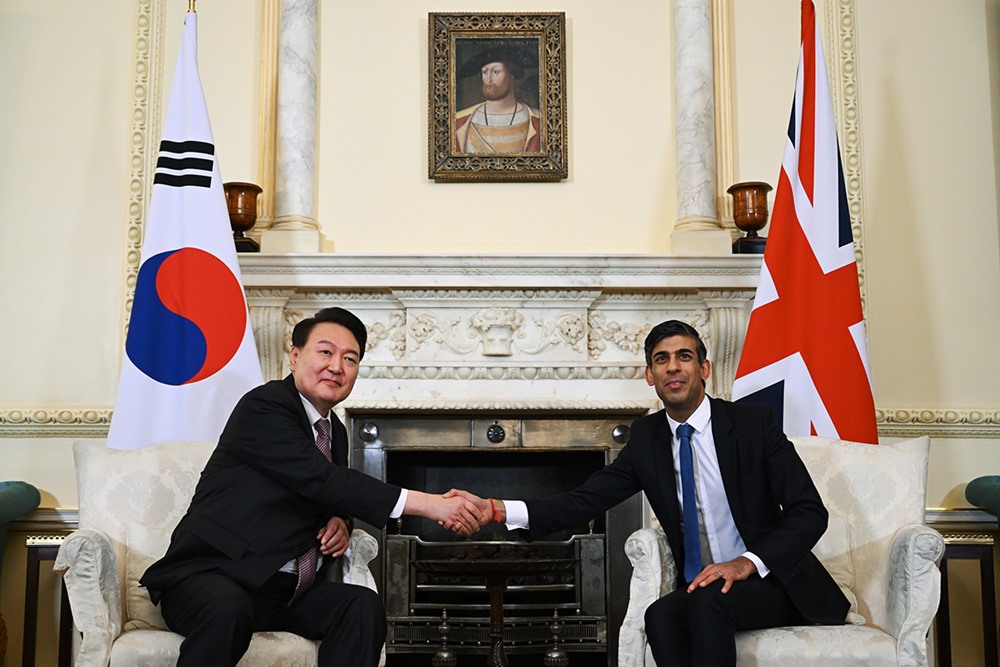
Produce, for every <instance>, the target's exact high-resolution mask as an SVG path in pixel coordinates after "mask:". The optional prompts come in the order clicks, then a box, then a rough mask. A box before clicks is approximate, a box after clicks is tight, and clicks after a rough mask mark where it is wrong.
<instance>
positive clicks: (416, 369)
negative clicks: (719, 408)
mask: <svg viewBox="0 0 1000 667" xmlns="http://www.w3.org/2000/svg"><path fill="white" fill-rule="evenodd" d="M240 266H241V268H242V272H243V284H244V286H245V288H246V290H247V295H248V301H249V305H250V315H251V318H252V320H253V327H254V334H255V336H256V340H257V347H258V350H259V352H260V358H261V365H262V366H263V368H264V373H265V376H267V377H268V378H277V377H281V376H282V375H283V374H284V373H286V372H287V356H288V355H287V352H288V347H289V344H290V335H291V327H292V326H293V325H294V324H295V322H297V321H298V320H299V319H301V318H302V317H305V316H307V315H309V314H311V313H313V312H315V311H316V310H318V309H319V308H323V307H326V306H330V305H340V306H343V307H346V308H348V309H350V310H352V311H353V312H355V313H356V314H357V315H358V316H360V317H361V319H362V320H363V321H364V322H365V323H366V324H367V325H368V330H369V338H368V350H367V352H366V354H365V358H364V362H363V363H362V370H361V379H360V380H359V381H358V384H357V386H356V387H355V390H354V393H353V394H352V396H351V398H350V399H349V401H348V405H345V406H344V407H345V409H347V410H352V409H361V408H364V409H389V410H392V409H502V408H508V409H548V410H573V409H590V410H595V409H621V408H628V409H632V410H642V409H646V408H650V407H654V406H655V404H656V400H655V395H654V394H653V392H652V391H651V390H650V388H649V387H648V386H647V385H646V382H645V380H644V379H643V368H644V366H645V362H644V359H643V351H642V342H643V339H644V337H645V336H646V333H647V332H648V331H649V329H650V327H651V326H652V325H654V324H656V323H658V322H661V321H663V320H665V319H671V318H677V319H683V320H686V321H688V322H690V323H691V324H693V325H694V326H695V327H696V328H697V329H698V330H699V331H700V332H701V333H702V336H703V337H704V338H705V341H706V344H707V345H708V348H709V357H710V359H711V360H712V361H713V364H714V369H713V376H712V379H711V380H710V384H709V392H710V393H712V394H714V395H716V396H723V397H727V396H728V395H729V391H730V387H731V384H732V376H733V373H734V372H735V370H736V361H737V360H738V358H739V352H740V349H741V346H742V340H743V334H744V331H745V329H746V322H747V318H748V316H749V312H750V307H751V305H752V302H753V296H754V291H755V289H756V286H757V278H758V274H759V271H760V257H755V256H729V257H690V256H688V257H681V256H649V255H643V256H621V255H616V256H591V255H587V256H583V255H565V256H545V257H541V256H538V257H530V256H529V257H514V256H496V255H464V256H453V255H448V256H444V255H408V256H400V255H342V254H329V255H280V256H279V255H263V254H262V255H249V254H244V255H241V256H240Z"/></svg>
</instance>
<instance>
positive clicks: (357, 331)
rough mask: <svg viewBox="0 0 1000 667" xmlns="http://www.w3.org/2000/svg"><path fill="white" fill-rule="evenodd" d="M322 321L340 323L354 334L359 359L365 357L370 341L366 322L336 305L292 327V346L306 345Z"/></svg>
mask: <svg viewBox="0 0 1000 667" xmlns="http://www.w3.org/2000/svg"><path fill="white" fill-rule="evenodd" d="M321 322H330V323H332V324H339V325H340V326H342V327H344V328H345V329H347V330H348V331H350V332H351V333H352V334H354V338H355V340H357V341H358V352H359V355H358V361H361V360H362V359H363V358H364V356H365V345H366V344H367V343H368V329H367V328H366V327H365V324H364V322H362V321H361V320H359V319H358V316H357V315H355V314H354V313H352V312H351V311H349V310H345V309H343V308H337V307H336V306H334V307H332V308H324V309H323V310H320V311H318V312H317V313H316V314H315V315H313V316H312V317H307V318H306V319H304V320H302V321H301V322H299V323H298V324H296V325H295V328H294V329H292V346H293V347H298V348H301V347H302V346H303V345H305V344H306V341H307V340H309V334H311V333H312V330H313V327H315V326H316V325H317V324H320V323H321Z"/></svg>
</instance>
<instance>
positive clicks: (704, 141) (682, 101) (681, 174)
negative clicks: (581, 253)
mask: <svg viewBox="0 0 1000 667" xmlns="http://www.w3.org/2000/svg"><path fill="white" fill-rule="evenodd" d="M673 1H674V106H675V109H674V113H675V114H676V132H677V135H676V142H677V224H676V226H675V227H674V233H673V237H672V241H673V250H674V252H675V253H677V254H684V255H691V254H710V255H718V254H730V253H731V252H732V238H731V237H730V235H729V232H728V231H726V230H725V228H724V227H723V226H722V224H721V223H720V221H719V213H718V208H717V206H716V189H717V188H716V169H715V95H714V91H713V88H714V76H713V71H712V13H711V0H673Z"/></svg>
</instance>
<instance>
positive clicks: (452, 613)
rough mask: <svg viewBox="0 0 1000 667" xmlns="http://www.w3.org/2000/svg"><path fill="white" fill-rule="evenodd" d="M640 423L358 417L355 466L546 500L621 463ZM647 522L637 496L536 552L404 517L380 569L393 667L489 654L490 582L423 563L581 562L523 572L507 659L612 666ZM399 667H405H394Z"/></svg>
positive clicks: (422, 486) (508, 600) (577, 415)
mask: <svg viewBox="0 0 1000 667" xmlns="http://www.w3.org/2000/svg"><path fill="white" fill-rule="evenodd" d="M637 416H638V415H637V414H627V413H618V414H597V413H589V414H588V413H586V412H574V413H572V414H564V415H560V414H534V413H521V414H517V413H513V414H511V413H507V414H503V415H496V414H462V413H447V412H445V413H434V414H409V413H352V414H351V417H350V422H351V423H350V431H351V449H352V455H351V460H352V466H354V467H355V468H358V469H361V470H363V471H364V472H366V473H368V474H370V475H372V476H374V477H376V478H379V479H383V480H385V481H388V482H391V483H394V484H398V485H400V486H404V487H407V488H413V489H419V490H425V491H428V492H436V493H443V492H445V491H447V490H448V489H450V488H453V487H455V488H466V489H468V490H470V491H472V492H474V493H477V494H479V495H482V496H484V497H494V498H510V499H521V498H537V497H544V496H548V495H551V494H553V493H558V492H560V491H567V490H571V489H573V488H575V487H576V486H578V485H579V484H580V483H582V482H583V481H584V480H586V479H587V477H589V476H590V475H591V474H592V473H593V472H595V471H596V470H599V469H601V468H603V467H604V465H606V464H607V463H608V462H610V461H611V460H613V459H614V458H615V456H617V454H618V452H619V451H620V450H621V448H622V446H623V445H624V444H625V443H626V442H627V441H628V429H629V424H630V423H631V422H632V421H633V420H634V419H635V418H636V417H637ZM641 524H642V517H641V496H640V495H639V494H637V495H636V496H634V497H632V498H631V499H629V500H627V501H626V502H624V503H622V504H621V505H619V506H618V507H616V508H614V509H612V510H611V511H609V512H608V513H607V514H606V515H604V516H600V517H595V519H594V520H593V521H592V522H589V523H587V524H584V525H579V526H573V527H570V528H568V529H566V530H564V531H561V532H559V533H557V534H553V535H549V536H545V537H544V538H543V539H541V540H537V541H534V542H530V543H529V542H527V541H526V540H525V538H524V536H523V535H522V534H521V533H522V532H523V531H508V530H507V529H506V527H504V526H502V525H498V524H490V525H489V526H486V527H484V528H483V529H482V530H481V531H480V532H479V533H477V534H475V535H472V536H469V537H461V536H456V535H454V534H453V533H451V532H449V531H446V530H444V529H443V528H441V527H440V526H438V525H437V524H436V523H435V522H433V521H429V520H426V519H420V518H418V517H403V518H402V519H400V520H398V521H395V522H391V525H390V526H388V527H387V529H386V530H385V531H384V533H380V532H379V531H373V534H376V535H380V542H381V544H380V551H379V556H378V558H377V559H376V560H375V561H374V562H373V563H372V571H373V573H374V574H375V578H376V581H377V582H378V584H379V589H380V591H382V593H383V597H384V600H385V604H386V612H387V618H388V623H389V633H388V639H387V642H386V651H387V654H388V655H389V656H390V662H392V656H394V655H395V656H397V657H400V658H401V656H402V655H407V654H409V655H411V658H412V654H426V664H428V665H429V664H431V659H432V656H433V654H434V653H435V652H437V651H438V650H439V649H440V647H441V639H442V636H441V626H442V624H443V623H444V624H446V626H445V627H446V628H447V645H448V648H449V649H450V650H451V651H453V652H454V653H455V654H457V655H459V656H475V655H479V656H483V655H485V654H486V653H487V651H488V649H489V641H488V639H487V632H488V629H489V618H490V604H489V603H490V600H489V595H488V594H487V592H486V589H485V588H484V586H483V582H482V581H481V580H476V579H475V578H468V577H465V578H463V577H462V576H458V575H455V574H453V573H446V574H435V573H429V572H426V571H425V568H422V567H421V563H423V562H435V563H440V562H443V561H444V562H446V561H448V560H463V559H487V558H488V559H492V560H494V561H524V560H531V561H549V562H554V563H556V562H559V563H565V562H572V564H573V565H572V567H571V568H567V569H562V570H559V571H557V572H553V573H543V574H537V575H536V574H529V573H523V574H519V573H515V574H514V575H512V576H510V577H509V581H508V586H507V590H506V593H505V596H504V605H503V606H504V617H505V624H504V643H505V646H506V650H507V652H508V654H509V655H511V659H512V660H516V656H518V655H525V656H527V655H531V654H534V655H533V657H534V659H535V661H537V660H538V659H539V657H538V656H540V655H542V654H544V653H545V652H546V651H547V650H549V649H550V648H551V647H552V646H553V639H554V638H553V633H552V631H551V626H552V624H553V623H554V622H558V623H559V625H558V628H559V632H558V640H559V645H560V647H561V648H562V649H563V650H564V651H566V652H567V653H569V654H570V655H571V656H572V659H571V663H572V664H574V665H614V664H616V662H617V633H618V628H619V627H620V625H621V622H622V618H623V617H624V613H625V608H626V605H627V604H628V577H629V574H630V572H631V566H630V565H629V563H628V560H627V558H626V556H625V552H624V543H625V539H626V538H627V537H628V535H629V534H630V533H631V532H632V531H634V530H635V529H637V528H639V527H640V526H641ZM396 664H402V663H400V662H398V661H397V662H396Z"/></svg>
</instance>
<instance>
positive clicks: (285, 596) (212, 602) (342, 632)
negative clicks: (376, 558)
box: [160, 573, 386, 667]
mask: <svg viewBox="0 0 1000 667" xmlns="http://www.w3.org/2000/svg"><path fill="white" fill-rule="evenodd" d="M294 590H295V576H294V575H291V574H285V573H278V574H276V575H275V576H274V577H272V578H271V579H270V580H268V581H267V582H266V583H265V584H264V585H263V586H262V587H261V588H260V589H259V590H256V591H248V590H246V589H245V588H243V587H242V586H241V585H239V584H238V583H236V582H235V581H233V580H232V579H230V578H229V577H226V576H224V575H221V574H215V573H203V574H198V575H195V576H193V577H190V578H188V579H185V580H184V581H182V582H180V583H179V584H177V585H176V586H173V587H172V588H169V589H167V590H166V591H164V592H163V597H162V599H161V601H160V608H161V610H162V611H163V618H164V620H165V621H166V622H167V627H169V628H170V629H171V630H173V631H174V632H176V633H178V634H181V635H184V641H183V642H182V643H181V652H180V659H179V660H178V661H177V664H178V666H179V667H205V666H206V665H211V666H213V667H214V666H216V665H236V663H237V662H239V660H240V658H241V657H242V656H243V654H244V653H246V650H247V647H248V646H249V645H250V639H251V636H252V635H253V633H254V632H257V631H267V630H271V631H285V632H292V633H295V634H297V635H300V636H302V637H305V638H307V639H319V640H321V641H320V648H319V665H320V667H334V666H335V665H336V666H337V667H340V666H342V665H343V666H354V665H357V666H358V667H373V666H374V665H377V664H378V660H379V655H380V653H381V650H382V644H383V643H384V642H385V635H386V623H385V608H384V607H383V605H382V600H381V599H380V598H379V596H378V594H377V593H375V591H372V590H371V589H369V588H365V587H364V586H354V585H352V584H341V583H333V582H329V581H317V582H316V584H315V585H314V586H313V587H312V588H310V589H309V590H308V591H306V592H305V593H303V594H302V595H300V596H299V598H298V599H297V600H296V601H295V603H294V604H293V605H291V606H288V600H289V599H290V598H291V597H292V593H293V592H294Z"/></svg>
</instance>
